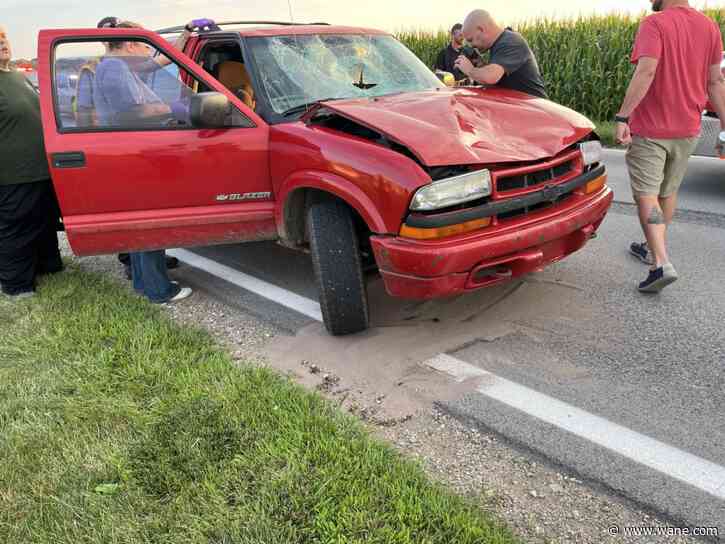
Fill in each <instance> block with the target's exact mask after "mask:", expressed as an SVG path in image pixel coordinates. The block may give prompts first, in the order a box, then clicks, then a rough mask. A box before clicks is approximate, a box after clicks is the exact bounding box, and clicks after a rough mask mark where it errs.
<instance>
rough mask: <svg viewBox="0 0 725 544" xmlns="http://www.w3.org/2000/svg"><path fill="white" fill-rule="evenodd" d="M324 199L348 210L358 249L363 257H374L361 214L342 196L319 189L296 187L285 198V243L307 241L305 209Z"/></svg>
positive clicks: (291, 243)
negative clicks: (356, 237)
mask: <svg viewBox="0 0 725 544" xmlns="http://www.w3.org/2000/svg"><path fill="white" fill-rule="evenodd" d="M325 201H337V202H342V203H343V204H344V205H345V206H346V207H347V208H348V209H349V210H350V212H351V213H352V218H353V222H354V223H355V232H356V233H357V236H358V242H359V245H360V251H361V252H362V253H363V257H364V258H366V257H369V258H370V259H374V258H373V257H372V249H371V247H370V235H371V234H372V231H371V230H370V227H369V226H368V225H367V223H366V222H365V220H364V219H363V218H362V216H361V215H360V214H359V213H358V212H357V210H356V209H355V208H353V207H352V206H350V204H348V203H347V202H345V200H343V199H342V198H340V197H338V196H336V195H333V194H332V193H328V192H327V191H321V190H319V189H309V188H301V189H296V190H295V191H293V192H292V193H291V194H290V195H289V197H288V198H287V202H286V203H285V207H284V237H283V240H284V242H285V244H286V245H290V246H292V247H304V246H306V245H307V244H308V243H309V238H308V236H307V210H308V209H309V207H310V206H312V205H313V204H315V203H317V202H325ZM366 260H367V259H366Z"/></svg>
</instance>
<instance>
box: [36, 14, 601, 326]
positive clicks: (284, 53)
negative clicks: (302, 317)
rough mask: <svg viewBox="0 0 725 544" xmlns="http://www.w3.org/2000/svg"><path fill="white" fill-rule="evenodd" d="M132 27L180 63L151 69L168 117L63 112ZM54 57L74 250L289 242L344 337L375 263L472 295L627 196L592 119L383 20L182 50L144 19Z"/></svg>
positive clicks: (403, 288) (71, 39)
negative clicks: (421, 53) (461, 71)
mask: <svg viewBox="0 0 725 544" xmlns="http://www.w3.org/2000/svg"><path fill="white" fill-rule="evenodd" d="M174 31H177V32H178V31H179V29H178V28H176V29H166V34H169V33H171V32H174ZM116 41H124V42H128V41H137V42H141V43H142V44H145V46H146V47H145V48H143V49H144V50H145V51H146V53H143V54H144V55H147V56H155V57H156V58H157V59H158V58H159V57H166V58H167V59H168V60H170V61H171V62H170V64H168V65H167V66H164V67H160V65H159V68H158V69H157V70H154V71H151V72H148V71H147V72H144V73H143V74H142V73H139V74H138V75H137V77H138V78H139V79H140V80H142V81H143V82H144V84H145V85H146V86H147V87H148V89H150V91H151V93H146V94H147V95H152V99H151V100H153V101H155V102H156V101H157V103H158V104H159V105H160V107H159V108H156V109H157V110H163V112H165V113H164V114H159V115H157V116H156V117H149V116H145V117H144V116H142V115H140V114H139V115H136V116H134V115H132V114H128V115H126V114H124V116H123V118H122V119H121V118H120V117H119V118H118V119H116V120H114V121H108V120H107V119H106V120H103V116H102V115H99V113H100V112H94V111H90V112H88V111H86V112H85V115H84V116H80V115H76V116H69V115H68V113H67V112H63V111H61V110H60V108H59V96H58V88H57V84H56V82H57V81H58V78H59V76H60V72H62V71H70V72H73V73H76V74H77V73H79V72H80V71H81V70H82V69H83V68H84V67H85V68H86V69H88V68H89V67H90V69H91V70H93V67H94V66H95V65H97V63H98V61H99V59H101V58H102V57H104V55H105V54H106V48H107V47H108V44H109V43H112V42H116ZM137 49H138V48H137ZM39 60H40V70H39V73H40V92H41V102H42V111H43V122H44V129H45V141H46V147H47V151H48V160H49V163H50V165H51V168H52V178H53V183H54V185H55V189H56V192H57V194H58V198H59V202H60V206H61V210H62V214H63V221H64V224H65V229H66V232H67V236H68V239H69V242H70V245H71V247H72V249H73V251H74V252H75V253H76V254H78V255H92V254H103V253H114V252H118V251H127V250H150V249H157V248H168V247H193V246H199V245H210V244H225V243H235V242H242V241H258V240H278V241H280V242H281V243H282V244H284V245H286V246H289V247H293V248H299V249H303V250H308V251H309V252H310V254H311V256H312V261H313V264H314V270H315V274H316V277H317V281H318V286H319V294H320V304H321V308H322V314H323V317H324V322H325V325H326V327H327V329H328V330H329V331H330V332H331V333H332V334H347V333H353V332H357V331H361V330H363V329H365V328H366V327H367V326H368V309H367V296H366V287H365V275H366V273H367V272H369V271H370V270H377V271H379V273H380V274H381V276H382V278H383V280H384V282H385V286H386V289H387V291H388V293H389V294H391V295H393V296H396V297H406V298H416V299H428V298H434V297H444V296H451V295H459V294H462V293H465V292H468V291H471V290H474V289H479V288H482V287H487V286H490V285H494V284H497V283H500V282H503V281H507V280H509V279H511V278H515V277H518V276H521V275H523V274H526V273H529V272H531V271H534V270H538V269H540V268H541V267H543V266H545V265H548V264H549V263H553V262H555V261H558V260H560V259H562V258H564V257H566V256H567V255H569V254H571V253H572V252H574V251H577V250H578V249H580V248H581V247H583V246H584V245H585V244H586V243H587V241H588V240H589V239H590V238H592V236H593V235H594V233H595V231H596V230H597V228H598V227H599V225H600V224H601V222H602V221H603V219H604V217H605V215H606V213H607V210H608V209H609V206H610V204H611V201H612V191H611V190H610V188H609V187H607V185H606V173H605V169H604V166H603V165H601V164H600V156H601V144H600V142H599V139H598V137H597V136H596V134H595V133H594V132H593V129H594V127H593V125H592V123H591V122H589V121H588V120H587V119H586V118H584V117H583V116H581V115H579V114H578V113H576V112H574V111H571V110H569V109H567V108H564V107H562V106H560V105H557V104H555V103H553V102H550V101H547V100H542V99H538V98H533V97H531V96H527V95H524V94H520V93H517V92H512V91H506V90H500V89H495V88H488V89H484V88H448V87H445V86H444V85H443V84H442V83H441V82H440V81H439V79H438V78H437V77H436V76H435V75H434V74H433V73H432V72H431V71H430V70H429V69H428V68H427V67H426V66H425V65H424V64H423V63H422V62H421V61H420V60H419V59H418V58H417V57H415V56H414V55H413V53H412V52H410V51H409V50H408V49H407V48H406V47H405V46H403V45H402V44H401V43H400V42H398V41H397V40H396V39H395V38H394V37H392V36H390V35H388V34H386V33H384V32H379V31H376V30H368V29H360V28H348V27H340V26H328V25H323V24H314V25H290V24H281V23H244V22H241V23H221V24H220V25H219V29H218V30H214V31H209V32H201V33H196V34H195V35H193V36H192V38H191V39H190V40H189V42H188V43H187V45H186V47H185V50H184V51H183V52H179V51H176V50H174V48H173V47H172V46H171V45H170V44H169V43H168V42H167V41H166V40H165V39H163V38H162V37H161V36H160V35H159V34H157V33H153V32H150V31H144V30H136V29H127V30H120V29H103V30H96V29H94V30H82V29H81V30H46V31H42V32H41V34H40V38H39ZM127 60H128V66H129V67H131V68H133V66H134V64H135V63H136V61H138V60H139V59H138V58H137V59H135V60H132V59H127ZM147 60H148V59H147ZM78 92H79V93H80V92H81V89H80V87H79V89H78ZM147 99H148V97H147ZM87 102H89V99H88V98H87V97H85V98H82V97H81V96H80V94H79V95H78V96H77V99H76V106H75V107H76V108H77V109H81V108H88V107H89V105H88V104H87ZM164 104H165V105H166V106H164ZM90 107H91V108H94V107H96V108H100V106H99V105H97V104H96V105H94V104H91V105H90ZM126 113H128V112H126ZM131 113H133V112H131Z"/></svg>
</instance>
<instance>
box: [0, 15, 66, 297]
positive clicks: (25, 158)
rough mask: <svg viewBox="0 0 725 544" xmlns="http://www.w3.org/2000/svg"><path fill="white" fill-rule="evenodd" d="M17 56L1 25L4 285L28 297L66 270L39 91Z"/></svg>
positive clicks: (0, 276)
mask: <svg viewBox="0 0 725 544" xmlns="http://www.w3.org/2000/svg"><path fill="white" fill-rule="evenodd" d="M11 58H12V49H11V47H10V41H9V40H8V38H7V35H6V34H5V31H4V30H3V29H2V28H0V289H1V290H2V292H3V294H5V295H6V296H10V297H14V298H24V297H29V296H32V295H33V294H34V293H35V281H36V278H37V277H38V276H39V275H42V274H53V273H55V272H60V271H61V270H63V261H62V260H61V258H60V251H59V250H58V236H57V232H56V229H57V226H58V222H59V216H60V214H59V210H58V204H57V200H56V197H55V192H54V191H53V185H52V184H51V182H50V173H49V171H48V162H47V159H46V154H45V146H44V144H43V125H42V122H41V117H40V101H39V98H38V93H37V91H36V90H35V88H34V87H33V86H32V85H31V84H30V83H29V82H28V80H27V79H26V78H25V76H23V74H21V73H19V72H17V71H15V70H13V69H12V68H11V67H10V60H11Z"/></svg>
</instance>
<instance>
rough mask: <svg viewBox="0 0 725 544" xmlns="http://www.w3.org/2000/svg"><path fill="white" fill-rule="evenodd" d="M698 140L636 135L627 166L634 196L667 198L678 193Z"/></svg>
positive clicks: (628, 152) (696, 137)
mask: <svg viewBox="0 0 725 544" xmlns="http://www.w3.org/2000/svg"><path fill="white" fill-rule="evenodd" d="M698 139H699V137H698V136H695V137H694V138H680V139H676V140H660V139H654V138H643V137H641V136H633V137H632V145H631V146H630V147H629V150H627V167H628V168H629V178H630V180H631V183H632V193H633V194H634V196H639V195H656V196H660V197H662V198H666V197H668V196H672V195H673V194H675V193H676V192H677V190H678V189H679V188H680V185H681V184H682V180H683V178H684V177H685V173H686V172H687V163H688V161H689V159H690V155H692V152H693V151H695V147H697V141H698Z"/></svg>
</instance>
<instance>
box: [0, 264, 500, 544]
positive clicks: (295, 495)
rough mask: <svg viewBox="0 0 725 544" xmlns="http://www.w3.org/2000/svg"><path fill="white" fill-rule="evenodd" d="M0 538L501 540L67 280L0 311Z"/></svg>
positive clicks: (202, 352) (103, 292) (272, 383)
mask: <svg viewBox="0 0 725 544" xmlns="http://www.w3.org/2000/svg"><path fill="white" fill-rule="evenodd" d="M0 459H2V463H0V542H7V543H13V544H16V543H17V544H26V543H28V544H30V543H32V544H45V543H47V544H50V543H53V544H62V543H68V544H92V543H98V544H101V543H103V544H115V543H164V544H167V543H190V544H191V543H199V544H201V543H203V544H231V543H235V544H238V543H250V544H252V543H254V544H265V543H268V544H286V543H298V542H299V543H330V544H333V543H356V542H371V543H416V544H421V543H446V544H448V543H453V542H455V543H457V544H466V543H510V542H513V541H514V539H513V537H512V536H511V535H510V533H509V531H508V529H506V528H505V527H503V526H502V525H500V524H499V523H498V522H496V521H494V520H493V519H491V518H489V517H488V516H487V515H486V514H484V513H483V511H482V510H480V509H479V508H478V506H476V505H475V504H474V503H473V502H469V501H468V500H465V499H463V498H460V497H457V496H455V495H453V494H451V493H449V492H447V491H446V490H444V489H443V488H442V487H441V486H440V485H438V484H435V483H432V482H430V481H429V480H428V479H427V478H426V477H425V475H424V473H423V471H422V470H421V468H420V467H419V466H418V465H417V464H415V463H413V462H411V461H408V460H405V459H403V458H402V457H401V456H399V455H398V454H397V453H395V452H394V451H392V449H390V448H389V447H387V446H386V445H384V444H382V443H380V442H378V441H376V440H374V439H372V438H371V437H370V436H369V435H368V434H367V433H366V432H365V431H364V430H363V428H362V427H361V425H360V424H359V422H358V421H357V420H355V419H353V418H352V417H350V416H347V415H344V414H342V413H341V412H339V411H337V410H336V409H335V408H334V407H333V406H332V405H330V404H328V403H327V402H325V401H324V400H323V399H321V398H320V397H319V396H317V395H315V394H312V393H309V392H306V391H304V390H303V389H301V388H300V387H298V386H296V385H294V384H292V383H291V382H290V381H288V380H287V379H285V378H283V377H281V376H279V375H277V374H275V373H273V372H272V371H270V370H267V369H263V368H259V367H253V366H244V367H242V368H238V367H235V366H233V364H232V362H231V360H230V358H229V356H228V355H227V354H226V353H225V352H224V351H223V350H221V349H220V348H219V347H217V346H216V345H215V344H214V342H213V341H212V340H211V338H210V337H209V336H208V335H207V334H206V333H204V332H202V331H199V330H193V329H189V328H182V327H180V326H178V325H176V324H174V323H173V322H171V321H170V320H169V319H168V318H166V317H165V316H164V315H163V314H162V313H161V312H160V310H159V309H158V308H156V307H152V306H151V305H150V304H148V303H146V302H145V301H143V300H142V299H140V298H137V297H134V296H133V295H131V294H129V293H127V292H126V291H124V290H122V289H121V288H120V287H118V286H116V285H115V284H113V283H111V282H109V281H107V280H104V279H103V278H102V277H99V276H96V275H89V274H87V273H83V272H81V271H79V270H76V269H71V270H69V271H68V272H66V273H64V274H62V275H59V276H56V277H53V278H48V279H46V280H44V282H43V283H42V286H41V289H40V295H39V296H38V297H35V299H32V300H29V301H19V302H11V301H8V300H7V299H0Z"/></svg>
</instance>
